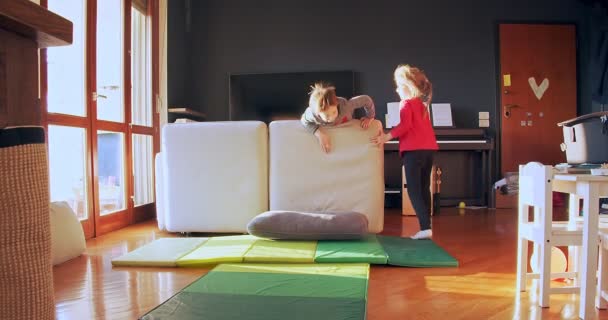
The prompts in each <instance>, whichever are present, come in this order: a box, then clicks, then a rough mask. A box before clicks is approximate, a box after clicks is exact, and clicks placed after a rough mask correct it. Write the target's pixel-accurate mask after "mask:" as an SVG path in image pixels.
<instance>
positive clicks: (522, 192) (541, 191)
mask: <svg viewBox="0 0 608 320" xmlns="http://www.w3.org/2000/svg"><path fill="white" fill-rule="evenodd" d="M552 182H553V168H552V167H551V166H545V165H543V164H541V163H538V162H529V163H527V164H525V165H520V166H519V204H520V206H521V205H527V206H533V207H535V208H543V209H545V210H548V211H549V212H551V211H552V209H553V200H552V187H551V184H552Z"/></svg>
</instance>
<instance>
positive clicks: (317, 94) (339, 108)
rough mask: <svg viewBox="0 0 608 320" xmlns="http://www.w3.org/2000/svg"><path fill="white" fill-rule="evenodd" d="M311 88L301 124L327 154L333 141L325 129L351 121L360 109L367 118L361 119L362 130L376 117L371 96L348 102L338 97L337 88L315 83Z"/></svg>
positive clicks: (356, 98)
mask: <svg viewBox="0 0 608 320" xmlns="http://www.w3.org/2000/svg"><path fill="white" fill-rule="evenodd" d="M310 88H311V91H310V100H309V103H308V108H306V110H305V111H304V114H302V118H301V122H302V125H304V127H305V128H306V129H307V130H308V131H310V132H311V133H313V134H314V135H315V137H317V140H319V145H321V149H322V150H323V151H324V152H325V153H328V152H330V150H331V140H330V138H329V135H328V134H327V132H325V129H324V128H323V127H328V126H336V125H339V124H342V123H345V122H348V121H350V120H351V119H353V118H354V116H353V114H354V112H355V110H357V109H360V108H363V109H364V110H365V116H364V117H362V118H361V119H360V120H361V127H362V128H364V129H367V128H368V127H369V123H370V122H371V120H372V119H374V117H375V116H376V111H375V106H374V101H373V100H372V98H370V97H369V96H365V95H362V96H357V97H354V98H352V99H350V100H346V99H345V98H342V97H338V96H336V88H335V87H333V86H331V85H329V84H326V83H322V82H318V83H315V84H314V85H313V86H311V87H310Z"/></svg>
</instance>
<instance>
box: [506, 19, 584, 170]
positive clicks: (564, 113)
mask: <svg viewBox="0 0 608 320" xmlns="http://www.w3.org/2000/svg"><path fill="white" fill-rule="evenodd" d="M499 39H500V83H501V84H500V92H501V95H500V97H501V99H500V105H499V110H500V111H499V112H500V113H501V135H500V138H501V151H500V153H501V173H502V174H504V173H505V172H515V171H518V165H520V164H525V163H527V162H530V161H539V162H541V163H543V164H549V165H554V164H557V163H563V162H566V157H565V154H564V153H563V152H562V151H561V149H560V143H562V141H563V137H562V131H561V128H559V127H558V126H557V123H558V122H561V121H564V120H568V119H571V118H574V117H575V116H576V109H577V106H576V104H577V99H576V96H577V93H576V90H577V88H576V29H575V26H574V25H555V24H552V25H545V24H501V25H500V26H499Z"/></svg>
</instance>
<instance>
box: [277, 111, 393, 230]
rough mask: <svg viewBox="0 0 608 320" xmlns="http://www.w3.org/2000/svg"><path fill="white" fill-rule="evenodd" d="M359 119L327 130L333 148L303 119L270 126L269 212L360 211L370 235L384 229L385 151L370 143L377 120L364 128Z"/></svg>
mask: <svg viewBox="0 0 608 320" xmlns="http://www.w3.org/2000/svg"><path fill="white" fill-rule="evenodd" d="M359 123H360V122H359V120H354V121H350V122H347V123H345V124H343V125H340V126H337V127H332V128H327V133H328V134H329V136H330V138H331V143H332V150H331V152H330V153H328V154H326V153H323V151H321V147H319V143H318V142H317V139H316V138H315V137H314V136H313V135H312V134H311V133H310V132H307V131H306V130H305V129H304V128H303V127H302V124H301V123H300V122H299V121H289V120H285V121H274V122H272V123H270V140H269V141H270V146H269V147H270V176H269V178H270V210H287V211H302V212H359V213H362V214H364V215H365V216H366V217H367V219H368V221H369V230H368V231H369V232H370V233H379V232H381V231H382V228H383V227H384V150H383V148H382V147H378V146H376V145H374V144H372V143H370V141H369V140H370V138H371V137H373V136H375V135H377V134H378V131H379V130H381V129H382V125H381V123H380V122H379V121H377V120H375V121H373V122H371V123H370V127H369V128H368V129H367V130H364V129H362V128H361V127H360V125H359Z"/></svg>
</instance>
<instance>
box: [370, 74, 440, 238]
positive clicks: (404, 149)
mask: <svg viewBox="0 0 608 320" xmlns="http://www.w3.org/2000/svg"><path fill="white" fill-rule="evenodd" d="M394 77H395V86H396V87H397V89H396V91H397V94H399V98H401V102H400V111H399V118H400V122H399V124H398V125H397V126H396V127H394V128H393V129H392V130H391V131H390V132H389V133H386V134H383V133H380V135H378V136H377V137H374V138H372V142H374V143H376V144H378V145H382V144H384V143H385V142H387V141H389V140H391V139H393V138H398V139H399V153H400V154H401V161H402V163H403V166H404V168H405V179H406V180H407V193H408V195H409V196H410V199H411V201H412V206H413V207H414V210H415V211H416V216H417V217H418V222H419V224H420V231H419V232H417V233H416V234H415V235H413V236H412V237H411V238H412V239H429V238H431V237H432V236H433V231H432V230H431V194H430V192H429V187H430V183H431V181H430V180H431V178H430V177H431V170H432V167H433V155H434V153H435V151H436V150H438V149H439V148H438V146H437V140H436V138H435V131H433V127H432V125H431V119H430V115H429V105H430V103H431V98H432V96H433V86H432V84H431V82H430V81H429V79H428V78H427V77H426V75H425V74H424V72H423V71H422V70H420V69H418V68H416V67H412V66H409V65H401V66H399V67H397V69H395V73H394Z"/></svg>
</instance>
